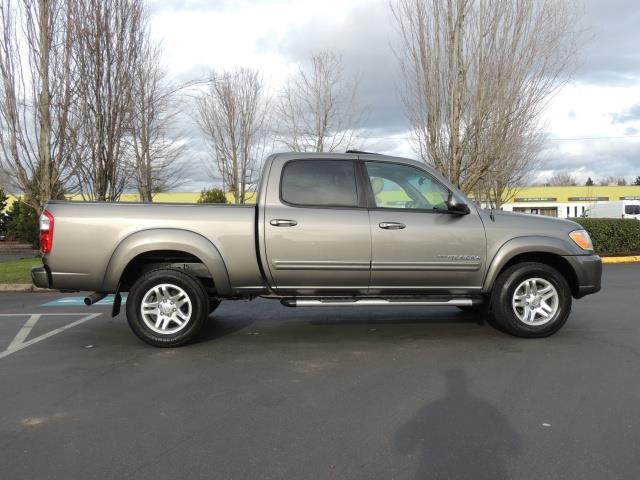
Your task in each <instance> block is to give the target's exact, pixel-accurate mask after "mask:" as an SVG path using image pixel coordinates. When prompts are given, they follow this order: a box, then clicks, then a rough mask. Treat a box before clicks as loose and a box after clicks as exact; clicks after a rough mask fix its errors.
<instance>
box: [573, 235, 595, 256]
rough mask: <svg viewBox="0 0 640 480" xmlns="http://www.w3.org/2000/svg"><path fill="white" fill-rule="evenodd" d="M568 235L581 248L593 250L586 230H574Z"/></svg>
mask: <svg viewBox="0 0 640 480" xmlns="http://www.w3.org/2000/svg"><path fill="white" fill-rule="evenodd" d="M569 237H570V238H571V240H573V241H574V243H575V244H576V245H578V246H579V247H580V248H581V249H583V250H589V251H591V252H593V243H591V237H589V234H588V233H587V231H586V230H574V231H573V232H571V233H570V234H569Z"/></svg>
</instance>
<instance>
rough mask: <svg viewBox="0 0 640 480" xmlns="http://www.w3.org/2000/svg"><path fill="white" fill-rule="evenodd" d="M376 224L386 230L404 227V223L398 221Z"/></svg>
mask: <svg viewBox="0 0 640 480" xmlns="http://www.w3.org/2000/svg"><path fill="white" fill-rule="evenodd" d="M378 226H379V227H380V228H384V229H386V230H402V229H403V228H405V227H406V225H405V224H404V223H400V222H380V224H379V225H378Z"/></svg>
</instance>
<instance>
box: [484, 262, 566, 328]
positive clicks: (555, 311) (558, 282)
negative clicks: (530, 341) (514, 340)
mask: <svg viewBox="0 0 640 480" xmlns="http://www.w3.org/2000/svg"><path fill="white" fill-rule="evenodd" d="M569 313H571V289H570V288H569V285H568V283H567V281H566V279H565V278H564V277H563V276H562V275H561V274H560V272H558V271H557V270H556V269H554V268H553V267H550V266H549V265H546V264H543V263H537V262H526V263H519V264H516V265H514V266H512V267H510V268H508V269H507V270H505V271H504V272H502V273H501V274H500V276H499V277H498V279H497V280H496V283H495V285H494V288H493V292H492V295H491V316H492V319H493V321H494V322H495V324H496V326H497V327H498V328H500V329H501V330H504V331H505V332H507V333H510V334H511V335H515V336H517V337H525V338H539V337H547V336H549V335H552V334H554V333H555V332H557V331H558V330H559V329H560V328H561V327H562V326H563V325H564V324H565V322H566V321H567V318H568V317H569Z"/></svg>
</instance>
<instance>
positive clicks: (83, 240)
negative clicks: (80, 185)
mask: <svg viewBox="0 0 640 480" xmlns="http://www.w3.org/2000/svg"><path fill="white" fill-rule="evenodd" d="M47 210H48V211H49V212H50V213H51V214H52V215H53V217H54V219H55V224H54V234H53V239H54V240H53V250H52V252H54V253H55V254H52V255H45V257H44V259H43V260H44V263H45V264H46V265H47V266H48V268H49V271H50V272H51V286H52V287H53V288H59V289H82V290H102V289H104V285H103V282H104V281H105V278H104V277H105V272H106V271H107V267H108V265H109V262H110V260H111V259H112V256H113V255H114V252H115V251H116V249H117V247H118V245H120V244H121V243H122V242H123V241H125V240H126V239H128V238H130V237H131V236H132V235H134V234H135V233H137V232H141V231H145V230H152V229H163V230H165V231H166V229H169V230H184V231H188V232H193V233H195V234H197V235H199V236H201V237H203V238H204V239H206V240H207V241H208V242H211V243H212V244H213V245H214V246H215V248H216V249H217V250H218V251H219V252H220V254H221V256H222V258H223V259H224V262H225V266H226V268H227V273H228V276H229V283H230V284H231V285H230V286H231V287H232V288H234V287H239V288H240V289H242V288H243V287H255V286H259V285H262V284H263V280H262V277H261V276H260V269H259V266H258V259H257V255H256V247H255V231H256V228H255V222H256V207H255V205H217V204H160V203H123V202H118V203H105V202H59V201H55V202H50V203H49V204H48V206H47Z"/></svg>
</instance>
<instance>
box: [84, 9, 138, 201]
mask: <svg viewBox="0 0 640 480" xmlns="http://www.w3.org/2000/svg"><path fill="white" fill-rule="evenodd" d="M74 5H75V10H74V24H73V27H74V32H73V33H74V44H73V47H74V59H75V63H76V65H77V74H78V112H79V116H80V118H81V125H80V130H79V140H80V142H81V146H82V148H79V149H77V150H76V154H77V173H78V180H79V183H80V185H81V188H82V192H83V195H85V194H86V195H87V196H88V197H89V198H91V199H96V200H109V201H113V200H117V199H118V198H119V197H120V195H121V194H122V192H123V191H124V189H125V188H126V187H127V184H128V182H129V178H130V176H131V172H130V162H127V153H129V152H127V146H128V138H127V135H128V134H129V132H130V125H131V118H132V110H133V109H132V102H133V95H134V92H135V91H136V78H135V77H136V73H137V72H138V70H137V69H136V68H135V66H136V65H138V64H139V63H140V62H141V61H143V58H142V52H143V49H144V41H145V38H146V37H147V36H148V29H147V21H146V15H145V9H144V6H143V3H142V0H83V1H82V2H74Z"/></svg>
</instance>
